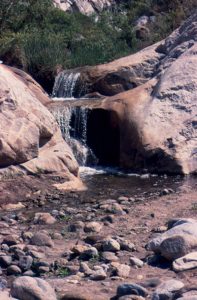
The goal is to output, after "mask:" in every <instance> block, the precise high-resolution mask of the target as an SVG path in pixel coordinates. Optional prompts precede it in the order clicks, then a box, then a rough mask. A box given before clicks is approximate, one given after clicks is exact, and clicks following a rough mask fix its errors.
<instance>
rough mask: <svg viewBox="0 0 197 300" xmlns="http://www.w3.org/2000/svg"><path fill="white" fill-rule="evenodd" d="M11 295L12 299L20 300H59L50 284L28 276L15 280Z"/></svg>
mask: <svg viewBox="0 0 197 300" xmlns="http://www.w3.org/2000/svg"><path fill="white" fill-rule="evenodd" d="M10 293H11V296H12V297H15V298H18V299H20V300H28V299H36V300H46V299H47V300H57V297H56V295H55V292H54V290H53V288H52V287H51V286H50V285H49V284H48V282H46V281H45V280H43V279H40V278H32V277H28V276H23V277H19V278H17V279H15V280H14V282H13V284H12V287H11V291H10Z"/></svg>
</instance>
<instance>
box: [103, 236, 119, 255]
mask: <svg viewBox="0 0 197 300" xmlns="http://www.w3.org/2000/svg"><path fill="white" fill-rule="evenodd" d="M102 246H103V251H107V252H117V251H119V250H120V244H119V243H118V242H117V241H116V240H114V239H112V238H111V239H106V240H104V241H103V243H102Z"/></svg>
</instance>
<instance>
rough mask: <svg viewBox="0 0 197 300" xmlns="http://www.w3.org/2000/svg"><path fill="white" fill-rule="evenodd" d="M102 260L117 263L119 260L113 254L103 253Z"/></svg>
mask: <svg viewBox="0 0 197 300" xmlns="http://www.w3.org/2000/svg"><path fill="white" fill-rule="evenodd" d="M102 259H103V260H104V261H106V262H117V261H118V260H119V258H118V257H117V256H116V255H115V253H113V252H107V251H105V252H103V253H102Z"/></svg>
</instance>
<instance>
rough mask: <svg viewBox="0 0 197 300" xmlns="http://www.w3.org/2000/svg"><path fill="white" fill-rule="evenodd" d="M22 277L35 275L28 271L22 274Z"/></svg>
mask: <svg viewBox="0 0 197 300" xmlns="http://www.w3.org/2000/svg"><path fill="white" fill-rule="evenodd" d="M23 276H30V277H35V276H36V274H35V273H34V272H33V271H32V270H28V271H25V272H24V273H23Z"/></svg>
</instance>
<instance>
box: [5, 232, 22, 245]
mask: <svg viewBox="0 0 197 300" xmlns="http://www.w3.org/2000/svg"><path fill="white" fill-rule="evenodd" d="M18 243H19V236H18V235H16V234H10V235H7V236H6V237H4V239H3V242H2V244H6V245H8V246H12V245H16V244H18Z"/></svg>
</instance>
